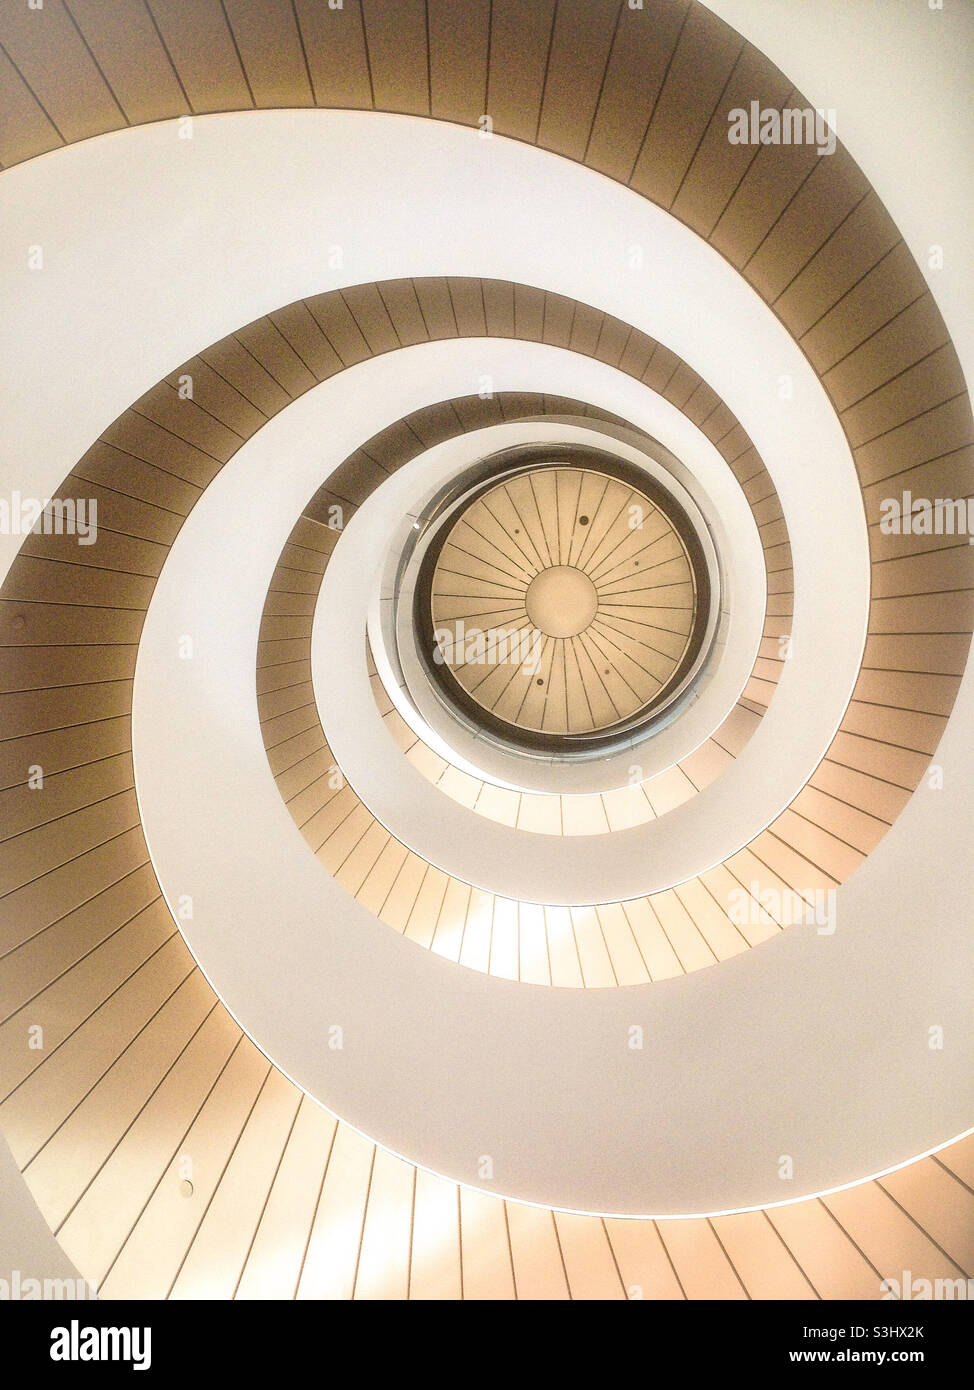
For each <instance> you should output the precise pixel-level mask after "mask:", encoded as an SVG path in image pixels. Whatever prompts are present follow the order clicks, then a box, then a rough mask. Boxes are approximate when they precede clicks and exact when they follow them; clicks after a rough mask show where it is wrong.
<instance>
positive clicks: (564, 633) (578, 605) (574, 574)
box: [524, 565, 599, 637]
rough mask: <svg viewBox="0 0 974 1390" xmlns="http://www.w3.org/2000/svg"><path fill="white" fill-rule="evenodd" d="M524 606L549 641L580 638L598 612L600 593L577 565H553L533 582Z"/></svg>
mask: <svg viewBox="0 0 974 1390" xmlns="http://www.w3.org/2000/svg"><path fill="white" fill-rule="evenodd" d="M524 606H525V608H526V609H527V611H528V618H529V619H530V621H531V626H532V627H536V628H539V629H540V630H541V631H542V632H543V633H544V634H545V636H546V637H577V636H578V634H579V633H580V632H584V631H585V629H586V628H587V627H590V626H591V623H592V619H593V618H594V617H595V615H596V613H597V612H598V611H599V591H598V589H596V587H595V585H594V584H593V583H592V581H591V579H589V577H588V575H587V574H584V573H583V572H582V570H579V569H576V568H575V567H574V565H552V567H551V568H550V569H546V570H542V571H541V573H540V574H536V575H535V576H534V578H533V579H532V580H531V583H530V584H529V585H528V591H527V593H526V594H525V596H524Z"/></svg>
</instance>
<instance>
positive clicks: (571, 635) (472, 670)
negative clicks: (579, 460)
mask: <svg viewBox="0 0 974 1390" xmlns="http://www.w3.org/2000/svg"><path fill="white" fill-rule="evenodd" d="M680 516H681V514H680V513H679V508H678V507H677V506H676V505H675V503H674V500H673V498H672V497H670V496H669V495H668V494H667V493H665V492H664V491H663V490H662V489H661V488H660V487H658V486H656V485H654V484H653V483H652V481H651V480H649V479H646V480H645V482H644V475H641V474H638V473H630V472H626V471H621V475H620V473H616V472H612V471H610V470H609V469H608V468H607V469H605V470H603V469H602V468H595V467H585V466H584V465H577V464H573V463H568V462H561V461H558V462H554V461H553V462H551V463H545V462H540V463H539V464H538V465H536V466H533V467H527V468H520V469H517V470H515V471H513V472H512V473H510V474H509V475H508V476H506V477H502V478H500V479H498V480H497V481H495V482H493V483H491V484H488V485H487V486H486V487H483V488H481V489H480V490H479V491H477V492H475V493H474V494H473V495H472V496H471V497H470V498H469V500H468V501H466V502H464V503H462V504H461V505H460V506H459V507H457V508H456V509H454V510H453V512H452V513H451V515H450V520H449V524H448V525H446V526H444V528H443V531H442V533H441V534H440V536H439V537H438V538H437V540H436V541H435V543H434V544H432V545H431V546H430V549H429V551H428V554H427V560H426V562H424V563H426V566H427V568H426V571H425V573H426V576H427V579H426V583H427V585H428V587H426V588H423V589H422V590H417V593H418V594H420V593H421V595H422V597H420V598H418V600H417V601H418V603H419V607H418V608H417V618H416V621H417V623H418V638H419V641H420V642H425V643H427V644H428V648H427V650H428V651H429V652H431V654H432V655H431V659H430V660H429V670H430V672H431V675H432V677H433V679H434V680H435V681H436V682H437V683H438V684H439V686H440V688H441V689H442V690H443V691H444V692H445V693H446V694H447V695H448V697H449V698H450V699H451V700H452V701H453V702H455V703H456V704H458V705H459V707H460V708H461V709H462V710H463V712H464V713H465V714H466V716H467V717H468V718H469V719H472V720H474V721H475V722H477V723H478V724H481V725H483V726H484V727H485V728H487V729H489V730H490V731H491V732H496V733H499V734H500V735H501V736H502V737H506V736H508V735H507V731H508V730H510V731H517V733H518V735H519V736H520V737H521V738H522V741H523V742H526V743H527V745H528V746H529V747H531V748H535V747H537V748H544V749H545V750H548V749H550V748H554V747H556V746H558V747H559V748H560V745H556V743H554V742H553V741H554V740H559V739H561V740H570V739H577V738H591V737H592V736H593V735H599V734H601V733H603V732H604V731H608V730H614V729H618V727H619V726H620V725H621V724H626V723H629V722H630V721H632V720H633V719H635V718H642V717H643V716H644V715H645V714H647V713H651V712H652V710H653V709H654V707H655V706H656V705H657V704H658V702H659V701H660V700H661V698H663V697H665V695H666V693H667V691H668V690H670V689H671V688H672V687H673V686H674V684H675V683H676V682H678V681H679V680H680V678H681V675H682V673H683V671H685V670H687V669H688V663H689V662H691V661H692V659H693V656H694V651H695V646H694V644H695V642H697V640H698V634H699V632H700V631H701V624H702V622H704V621H705V620H706V613H707V607H706V604H704V605H701V604H700V601H699V600H700V594H701V583H704V582H705V577H703V576H702V575H701V574H700V573H698V567H697V565H696V564H695V561H694V559H693V558H692V557H691V552H690V549H688V543H687V540H685V539H684V532H685V531H686V524H685V522H683V521H681V520H680Z"/></svg>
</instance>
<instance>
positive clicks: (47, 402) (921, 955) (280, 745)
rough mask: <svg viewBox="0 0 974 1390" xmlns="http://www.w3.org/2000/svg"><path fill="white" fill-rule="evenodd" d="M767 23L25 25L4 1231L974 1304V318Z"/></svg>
mask: <svg viewBox="0 0 974 1390" xmlns="http://www.w3.org/2000/svg"><path fill="white" fill-rule="evenodd" d="M726 8H733V7H726V6H724V7H722V6H721V5H719V4H714V5H704V4H702V3H699V0H646V2H645V4H644V5H639V6H636V7H634V6H632V5H631V4H628V3H626V0H621V3H620V0H530V3H528V2H527V0H520V3H519V0H464V3H463V4H462V5H458V4H456V3H451V0H425V2H424V0H344V4H343V5H342V7H341V8H339V9H331V8H330V7H329V6H326V5H324V4H319V3H312V0H294V3H293V4H292V3H290V2H289V0H222V3H221V0H192V3H190V0H112V3H108V0H45V3H44V4H43V6H42V7H41V8H40V9H37V10H34V9H31V8H30V7H28V6H27V5H26V4H23V3H21V0H0V87H2V102H3V107H4V109H5V111H6V120H5V122H4V128H3V134H2V137H0V161H2V165H3V176H2V178H0V197H3V198H4V206H5V208H6V209H9V213H10V215H9V217H7V218H5V221H6V225H7V232H6V233H5V237H4V243H5V251H4V255H5V281H6V283H7V284H8V285H9V300H10V309H11V313H10V326H9V339H8V341H9V349H8V360H9V365H8V366H7V368H5V372H6V378H7V382H6V384H7V385H8V387H10V386H14V387H16V388H17V396H16V399H15V400H13V401H12V405H11V411H10V415H11V418H10V428H9V431H8V438H7V440H6V444H5V454H6V456H7V461H6V462H5V465H4V466H5V478H6V479H7V480H8V487H7V492H8V495H9V496H10V498H11V501H10V515H11V517H12V516H13V513H14V502H13V500H12V499H13V491H12V490H13V489H17V490H18V491H17V497H18V499H19V498H20V497H37V498H40V499H41V502H42V504H44V505H45V506H46V509H47V510H46V513H45V515H46V516H47V517H48V518H50V519H51V520H52V522H53V518H54V516H55V510H56V509H55V510H52V508H53V506H54V504H53V503H52V499H61V501H62V503H63V502H65V501H73V502H74V503H75V505H76V508H77V510H76V515H81V514H82V509H83V507H87V509H88V515H89V516H91V515H93V513H92V508H93V506H94V505H95V504H97V536H96V537H94V538H93V539H92V543H90V544H79V536H78V535H77V534H71V533H70V530H69V528H67V527H55V526H54V525H53V524H52V525H51V526H41V525H38V526H37V527H35V528H34V530H32V531H30V530H29V532H28V534H26V535H18V534H15V533H14V530H15V528H14V527H13V526H11V528H10V531H11V534H8V535H5V536H3V537H0V540H2V541H3V543H4V571H3V572H4V573H5V578H4V581H3V585H2V590H0V627H2V632H0V641H2V644H3V661H2V673H3V682H4V684H3V693H2V695H0V707H2V710H3V721H2V732H0V758H2V768H3V773H4V781H3V784H2V785H3V790H2V792H0V798H2V803H3V816H2V835H3V839H2V846H0V1132H2V1135H3V1139H4V1141H5V1144H6V1146H7V1147H8V1149H9V1154H8V1155H5V1156H4V1162H5V1169H4V1194H5V1195H4V1196H3V1198H2V1201H0V1216H2V1217H3V1220H0V1266H9V1265H10V1264H11V1263H12V1262H13V1261H14V1259H15V1258H20V1256H15V1253H14V1252H15V1250H17V1249H18V1248H21V1246H22V1244H23V1240H24V1239H25V1238H26V1233H27V1231H28V1228H29V1229H30V1232H31V1234H30V1240H31V1241H32V1242H33V1247H32V1248H33V1258H34V1259H35V1261H36V1262H38V1264H39V1265H43V1262H44V1261H45V1260H47V1261H48V1262H49V1267H50V1268H52V1269H54V1268H60V1267H61V1266H60V1265H58V1263H57V1262H58V1261H62V1262H66V1264H65V1267H70V1268H71V1269H73V1270H76V1271H77V1272H78V1273H79V1274H80V1275H81V1276H82V1277H83V1278H84V1279H86V1280H88V1281H89V1282H90V1284H91V1285H93V1286H94V1287H95V1288H97V1291H98V1296H99V1297H100V1298H103V1299H116V1298H144V1299H164V1298H173V1299H179V1298H211V1299H231V1298H240V1299H270V1298H273V1299H284V1298H299V1299H347V1298H356V1299H434V1300H439V1299H461V1298H462V1299H512V1298H517V1299H547V1298H573V1299H623V1298H646V1299H786V1298H787V1299H811V1300H814V1299H836V1298H853V1299H861V1300H868V1299H878V1298H881V1297H882V1296H883V1295H884V1291H885V1290H886V1288H887V1285H885V1284H884V1281H887V1280H897V1281H900V1280H902V1278H903V1275H904V1272H905V1271H909V1272H910V1273H911V1277H912V1278H913V1279H914V1280H918V1279H928V1280H931V1281H933V1280H937V1279H940V1280H950V1281H956V1280H966V1279H968V1278H974V1132H970V1124H971V1117H972V1114H974V1089H972V1083H971V1077H972V1075H974V1069H972V1067H971V1065H970V1063H971V1054H972V1052H974V1038H972V1034H971V1028H970V1000H971V978H972V975H971V967H972V965H974V960H972V957H974V947H972V943H971V934H970V927H969V923H970V905H971V889H972V876H971V872H970V867H969V848H968V847H969V844H970V826H971V809H970V797H969V787H970V781H969V776H970V773H971V771H972V769H971V767H970V762H971V755H970V750H969V747H968V746H967V745H969V742H970V740H969V738H968V737H967V729H968V728H969V719H970V715H971V700H972V693H971V689H970V680H969V678H965V671H966V665H967V658H968V652H969V647H970V639H971V633H972V630H974V552H972V550H971V548H970V545H969V543H968V537H967V535H966V534H963V533H958V534H940V535H925V534H913V533H911V532H910V531H909V530H906V531H905V532H904V531H901V532H899V533H890V532H888V530H887V528H886V527H885V526H884V525H882V516H883V503H884V500H885V499H888V498H890V497H899V496H901V495H902V494H905V493H906V492H910V493H911V494H912V495H913V496H915V497H950V498H956V499H966V498H968V497H969V496H971V495H972V494H974V489H972V478H974V455H972V449H971V440H972V421H971V408H970V401H969V397H968V391H967V385H966V381H965V375H964V369H965V367H968V368H969V366H970V362H969V360H967V359H966V357H965V354H966V353H967V352H968V351H969V347H970V344H969V342H967V340H966V339H965V340H964V342H963V343H962V342H961V341H960V338H959V336H958V329H957V326H955V319H954V317H953V315H954V312H955V306H954V305H953V304H952V303H951V304H950V306H949V308H948V305H947V303H946V302H940V301H938V298H937V297H936V296H935V292H934V289H933V288H932V284H934V283H935V281H934V280H933V279H932V274H931V272H930V270H929V268H926V267H921V265H920V264H918V261H917V257H916V255H915V253H914V252H915V247H914V250H911V249H910V247H909V246H908V244H907V241H906V240H905V239H904V235H903V233H902V232H901V231H900V230H899V229H898V227H897V225H896V224H895V223H894V220H893V217H892V216H891V213H890V211H888V210H887V206H886V204H885V203H884V201H883V198H884V197H886V198H891V197H892V194H893V190H890V189H887V188H884V187H883V186H882V185H880V186H878V187H877V188H875V189H874V187H873V186H872V183H871V181H870V179H869V178H867V175H866V173H865V172H864V170H863V168H860V166H859V165H858V164H857V163H856V160H855V155H856V149H855V146H854V145H853V144H850V149H848V150H847V149H846V148H845V146H844V145H843V144H842V143H841V142H840V143H839V144H838V146H837V148H836V149H835V152H834V153H832V154H829V155H827V156H823V155H821V154H820V153H819V151H818V150H817V149H816V147H815V146H814V145H811V146H810V145H801V144H796V145H787V144H777V145H776V144H766V145H761V144H755V145H753V146H752V145H738V144H734V143H731V142H730V141H729V140H728V139H727V128H728V113H729V112H730V111H732V110H734V109H736V108H748V106H749V104H750V103H751V102H752V101H757V102H758V103H759V104H760V106H761V107H764V108H775V109H778V110H781V109H783V108H792V107H806V106H809V105H811V102H810V101H808V100H806V97H805V96H804V95H803V94H802V93H801V91H799V90H797V89H796V88H795V87H794V86H793V84H792V81H791V80H790V79H789V77H788V76H786V75H785V74H784V73H783V72H782V71H781V70H779V68H778V67H777V66H775V63H773V62H772V61H771V59H770V58H769V57H767V56H765V53H764V52H763V51H762V48H761V46H760V40H759V39H758V38H757V37H755V39H754V41H753V42H752V41H751V39H750V38H749V37H745V35H744V32H743V31H742V32H738V30H737V29H736V28H733V27H731V25H730V24H729V23H728V22H726V20H725V19H724V18H722V17H721V12H722V11H723V9H726ZM738 8H740V9H742V10H746V8H747V7H746V6H743V5H742V6H739V7H738ZM758 33H760V21H759V20H756V21H755V34H758ZM768 42H769V44H770V45H771V46H772V47H774V46H775V43H776V38H775V32H774V26H773V25H771V27H770V28H769V30H768ZM796 61H797V59H796ZM840 133H841V132H840ZM874 177H877V179H878V174H875V173H874ZM941 298H942V299H944V300H946V299H949V295H947V293H946V291H944V292H943V294H942V296H941ZM945 315H946V320H947V321H946V322H945ZM948 323H949V324H950V329H951V330H952V331H953V333H954V338H952V336H951V331H949V330H948ZM955 339H956V340H957V341H956V346H955ZM962 364H963V365H962ZM633 523H634V524H633ZM545 586H547V592H546V591H545ZM459 621H462V622H463V623H464V624H466V629H467V630H468V631H469V630H470V629H472V628H473V629H476V628H477V625H478V624H479V625H481V626H482V627H485V628H492V629H493V628H496V627H497V626H503V627H505V628H506V629H508V630H509V631H510V632H513V633H522V634H531V633H534V632H539V633H540V634H541V637H540V639H539V646H538V648H537V651H536V657H537V660H536V661H533V658H532V661H520V660H518V661H515V662H513V663H512V662H507V663H505V662H504V661H503V660H501V661H499V662H496V663H492V662H491V661H490V659H489V658H488V659H487V661H486V664H484V653H483V650H481V651H480V653H479V655H474V656H473V657H472V658H470V659H469V661H465V660H462V659H461V660H460V661H458V662H454V663H444V662H438V661H437V660H436V653H437V650H438V649H437V646H436V641H434V632H435V631H439V632H442V631H443V629H444V625H447V628H448V629H449V630H450V632H451V634H452V635H454V636H455V630H454V628H450V625H451V624H452V625H455V624H456V623H457V622H459ZM451 640H452V637H451ZM519 650H520V651H521V655H522V656H523V655H524V653H525V652H526V651H527V648H523V649H519ZM439 654H440V655H442V652H440V653H439ZM25 1198H26V1200H25ZM4 1203H6V1206H4V1205H3V1204H4ZM27 1208H29V1209H30V1217H29V1219H28V1217H24V1216H23V1215H21V1216H20V1217H18V1221H19V1223H20V1224H19V1227H18V1231H17V1232H15V1231H14V1230H13V1228H12V1227H11V1226H10V1225H9V1222H10V1221H12V1220H13V1218H12V1217H11V1216H10V1214H9V1213H10V1212H12V1211H14V1210H16V1211H17V1212H19V1213H21V1214H22V1213H23V1212H24V1211H25V1210H26V1209H27ZM35 1209H36V1210H35ZM31 1223H33V1224H31ZM18 1241H20V1242H21V1246H18ZM5 1244H6V1248H5ZM47 1267H48V1265H45V1266H44V1268H47ZM2 1273H3V1269H0V1274H2Z"/></svg>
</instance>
